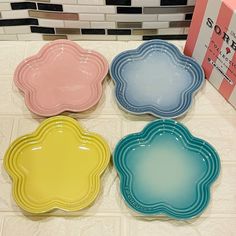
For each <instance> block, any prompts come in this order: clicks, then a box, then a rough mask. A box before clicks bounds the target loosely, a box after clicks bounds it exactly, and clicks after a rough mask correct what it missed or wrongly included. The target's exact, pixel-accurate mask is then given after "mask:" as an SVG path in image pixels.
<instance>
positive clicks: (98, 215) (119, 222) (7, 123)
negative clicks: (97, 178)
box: [0, 41, 236, 236]
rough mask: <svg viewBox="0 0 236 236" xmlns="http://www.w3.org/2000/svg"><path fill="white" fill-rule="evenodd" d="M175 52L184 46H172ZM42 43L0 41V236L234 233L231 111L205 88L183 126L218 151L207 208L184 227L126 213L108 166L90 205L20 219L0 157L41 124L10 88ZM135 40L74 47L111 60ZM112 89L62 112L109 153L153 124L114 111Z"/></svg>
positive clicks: (235, 158) (234, 120) (235, 165)
mask: <svg viewBox="0 0 236 236" xmlns="http://www.w3.org/2000/svg"><path fill="white" fill-rule="evenodd" d="M172 42H173V43H174V44H176V45H177V46H178V47H179V48H180V49H181V50H182V48H183V46H184V42H181V41H172ZM45 43H46V42H0V88H1V91H0V158H1V161H0V162H1V172H0V235H1V236H16V235H17V236H28V235H29V236H36V235H37V236H49V235H50V236H51V235H56V236H61V235H66V236H78V235H79V236H80V235H81V236H118V235H119V236H121V235H122V236H123V235H124V236H126V235H129V236H156V235H159V236H165V235H166V236H169V235H180V236H185V235H188V236H199V235H201V236H222V235H224V236H235V235H236V111H235V109H233V108H232V107H231V106H230V105H229V104H228V103H227V102H225V100H224V99H223V98H222V97H221V95H220V94H218V92H217V91H216V90H215V89H214V88H213V87H212V86H211V85H210V84H209V83H206V85H205V86H204V87H203V89H202V90H201V91H200V92H199V93H198V94H197V96H196V99H195V103H194V104H193V106H192V109H191V110H190V111H189V112H188V113H187V115H186V116H185V117H183V118H181V119H179V121H181V122H183V123H184V124H185V125H186V126H187V127H188V128H189V129H190V131H191V132H192V134H193V135H195V136H197V137H200V138H203V139H205V140H207V141H209V142H210V143H211V144H212V145H213V146H214V147H215V148H216V149H217V151H218V153H219V155H220V158H221V164H222V170H221V174H220V177H219V178H218V180H217V182H216V183H215V184H214V186H213V188H212V198H211V202H210V204H209V207H208V208H207V209H206V211H205V212H204V213H203V214H202V215H201V216H200V217H199V218H196V219H194V220H191V221H179V222H178V221H175V220H167V219H164V218H159V219H155V220H153V219H152V220H150V219H149V220H148V219H145V218H142V217H139V216H138V215H137V214H136V213H134V212H132V211H131V210H129V209H128V208H127V207H126V206H125V204H124V203H123V201H122V199H121V196H120V194H119V180H118V177H117V174H116V172H115V170H114V168H113V166H112V164H110V166H109V168H108V169H107V171H106V173H105V174H104V175H103V178H102V191H101V194H100V195H99V197H98V199H97V200H96V201H95V203H94V205H93V206H91V207H90V208H88V209H86V210H83V211H82V212H74V213H65V212H62V211H56V212H52V213H50V214H48V215H46V216H40V217H39V216H32V215H27V214H26V213H23V212H22V211H21V210H20V209H19V208H18V207H17V206H16V204H15V202H14V200H13V199H12V196H11V180H10V178H9V177H8V175H7V174H6V172H5V170H4V168H3V166H2V159H3V156H4V153H5V151H6V148H7V147H8V145H9V144H10V142H11V141H13V140H14V139H15V138H17V137H19V136H20V135H24V134H27V133H29V132H31V131H33V130H34V129H35V128H36V127H37V126H38V124H39V122H40V121H41V120H42V119H40V118H39V117H35V116H34V115H32V114H31V113H30V112H29V111H28V110H27V108H26V107H25V105H24V100H23V96H22V95H21V94H20V93H19V91H18V90H17V89H16V87H15V86H14V84H13V82H12V77H13V72H14V69H15V67H16V66H17V64H18V63H19V62H20V61H21V60H22V59H23V58H25V57H27V56H30V55H32V54H34V53H36V52H37V51H38V50H39V49H40V48H41V46H43V45H44V44H45ZM140 43H141V42H86V41H83V42H80V45H81V46H82V47H86V48H90V49H95V50H97V51H99V52H101V53H102V54H103V55H104V56H105V57H106V58H107V59H108V60H109V62H111V60H112V58H113V57H114V56H115V55H116V54H117V53H119V52H121V51H123V50H125V49H131V48H135V47H137V46H138V45H139V44H140ZM113 88H114V85H113V83H112V81H111V79H110V78H109V76H108V77H107V79H106V80H105V82H104V91H105V92H104V95H103V97H102V99H101V101H100V103H99V104H98V106H97V107H96V108H94V109H93V110H91V111H89V112H87V113H85V114H73V115H72V114H70V115H71V116H73V117H76V118H77V119H78V120H79V121H80V122H81V123H82V125H83V127H84V128H87V129H89V130H90V131H96V132H98V133H100V134H101V135H103V136H104V137H105V138H106V139H107V141H108V142H109V144H110V147H111V149H112V150H113V148H114V146H115V144H116V143H117V141H118V140H119V139H120V138H121V137H123V136H124V135H126V134H128V133H131V132H137V131H140V130H141V129H142V128H143V127H144V126H145V124H147V123H148V122H149V121H151V120H153V119H154V118H153V117H151V116H145V117H136V116H131V115H128V114H127V113H125V112H123V111H121V110H120V109H119V108H118V106H117V104H116V103H115V100H114V98H113V94H112V93H113Z"/></svg>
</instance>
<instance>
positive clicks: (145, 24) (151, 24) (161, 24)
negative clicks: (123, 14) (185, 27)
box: [143, 22, 169, 29]
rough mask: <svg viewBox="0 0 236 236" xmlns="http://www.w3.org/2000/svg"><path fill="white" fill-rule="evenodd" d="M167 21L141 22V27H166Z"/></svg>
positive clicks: (167, 25)
mask: <svg viewBox="0 0 236 236" xmlns="http://www.w3.org/2000/svg"><path fill="white" fill-rule="evenodd" d="M168 27H169V22H143V28H147V29H155V28H157V29H161V28H168Z"/></svg>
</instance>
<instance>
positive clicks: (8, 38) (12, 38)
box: [0, 34, 17, 73]
mask: <svg viewBox="0 0 236 236" xmlns="http://www.w3.org/2000/svg"><path fill="white" fill-rule="evenodd" d="M15 40H17V36H16V35H13V34H0V41H15ZM0 73H1V72H0Z"/></svg>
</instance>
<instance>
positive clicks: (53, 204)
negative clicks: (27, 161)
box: [3, 115, 111, 214]
mask: <svg viewBox="0 0 236 236" xmlns="http://www.w3.org/2000/svg"><path fill="white" fill-rule="evenodd" d="M65 121H66V122H69V123H71V124H72V125H74V126H76V128H77V129H79V132H81V134H82V136H84V135H89V136H93V139H97V140H98V141H99V142H101V143H100V144H101V145H102V146H103V148H104V150H105V151H106V153H104V155H103V162H102V168H100V169H99V172H98V171H97V172H96V173H95V174H94V175H95V176H97V177H98V179H97V180H96V182H94V183H95V184H96V186H95V187H94V188H93V191H95V192H96V193H95V194H93V196H92V197H90V198H89V200H88V201H87V203H85V204H84V205H83V206H82V207H81V206H77V207H72V208H71V207H69V206H68V205H69V204H70V203H69V204H68V203H66V201H58V200H57V199H56V200H55V199H53V200H50V201H49V202H47V203H46V204H45V203H44V204H41V205H40V207H39V208H36V207H32V206H30V205H27V203H26V204H25V203H24V200H22V196H23V195H24V194H25V193H18V192H19V191H20V190H18V189H19V185H20V184H22V181H21V183H20V184H19V183H18V184H16V182H17V181H19V173H17V174H15V173H14V172H17V171H16V170H15V168H11V167H10V166H9V158H10V157H9V155H10V154H9V152H10V151H11V150H14V149H15V148H16V147H17V146H18V145H20V143H21V142H24V141H27V139H32V138H33V139H35V138H36V139H37V137H38V136H39V135H42V136H43V135H44V133H45V129H46V130H47V126H53V125H54V124H55V122H65ZM110 158H111V153H110V149H109V146H108V144H107V142H106V141H105V139H104V138H103V137H102V136H101V135H99V134H97V133H94V132H89V131H87V130H86V129H84V128H83V127H82V126H81V125H80V123H79V122H77V121H76V120H75V119H73V118H71V117H67V116H62V115H61V116H55V117H51V118H48V119H46V120H44V121H43V122H41V123H40V124H39V125H38V127H37V128H36V129H35V130H34V131H33V132H31V133H29V134H26V135H22V136H20V137H18V138H17V139H15V140H14V141H13V142H12V143H11V145H10V146H9V147H8V149H7V151H6V153H5V155H4V160H3V162H4V168H5V170H6V172H7V173H8V175H9V176H10V178H11V180H12V196H13V198H14V200H15V202H16V203H17V205H18V206H19V207H20V208H21V209H22V210H24V211H26V212H28V213H31V214H44V213H49V212H52V211H54V210H63V211H65V212H73V211H80V210H83V209H85V208H88V207H89V206H90V205H92V204H93V203H94V201H95V200H96V198H97V197H98V195H99V194H100V192H101V191H100V190H101V176H102V175H103V174H104V172H105V170H106V168H107V166H108V164H109V162H110ZM17 175H18V176H17ZM23 182H24V181H23ZM17 190H18V191H17ZM90 192H91V189H90ZM88 195H89V194H88ZM63 205H64V206H63ZM72 205H75V203H73V204H72ZM41 208H44V209H43V210H42V209H41Z"/></svg>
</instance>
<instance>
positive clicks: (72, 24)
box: [64, 20, 90, 28]
mask: <svg viewBox="0 0 236 236" xmlns="http://www.w3.org/2000/svg"><path fill="white" fill-rule="evenodd" d="M64 26H65V28H89V27H90V22H89V21H77V20H66V21H64Z"/></svg>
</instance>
